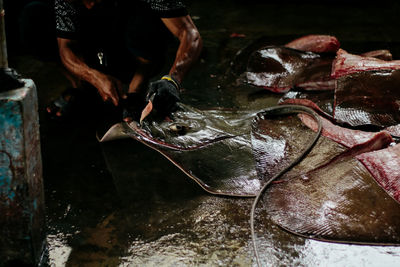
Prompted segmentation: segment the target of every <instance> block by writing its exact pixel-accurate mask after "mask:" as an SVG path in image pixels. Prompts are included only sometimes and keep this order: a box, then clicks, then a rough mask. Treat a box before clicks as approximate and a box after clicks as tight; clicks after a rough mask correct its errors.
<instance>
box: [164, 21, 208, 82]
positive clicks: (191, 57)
mask: <svg viewBox="0 0 400 267" xmlns="http://www.w3.org/2000/svg"><path fill="white" fill-rule="evenodd" d="M163 21H164V23H165V25H166V26H167V27H168V28H169V29H170V31H171V32H172V33H173V34H174V35H175V36H177V37H178V39H179V41H180V44H179V48H178V51H177V53H176V58H175V61H174V64H173V65H172V67H171V69H170V72H169V74H170V75H171V76H172V77H174V79H176V80H177V81H178V82H179V83H181V82H182V80H183V77H184V76H185V74H186V73H187V72H188V70H189V69H190V68H191V66H192V65H193V63H194V62H196V61H197V59H198V58H199V56H200V52H201V50H202V47H203V44H202V40H201V36H200V34H199V32H198V30H197V28H196V27H195V25H194V24H193V21H192V19H191V18H190V17H189V16H186V17H182V18H172V19H163Z"/></svg>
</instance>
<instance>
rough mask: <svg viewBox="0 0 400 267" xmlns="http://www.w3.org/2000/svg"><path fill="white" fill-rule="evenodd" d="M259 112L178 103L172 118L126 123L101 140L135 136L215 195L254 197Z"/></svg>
mask: <svg viewBox="0 0 400 267" xmlns="http://www.w3.org/2000/svg"><path fill="white" fill-rule="evenodd" d="M255 113H256V112H255V111H229V110H209V111H200V110H197V109H194V108H192V107H189V106H187V105H184V104H180V110H179V111H177V112H174V113H173V114H172V117H173V122H168V121H163V122H157V121H144V123H143V124H142V125H139V124H138V123H136V122H132V123H129V124H128V123H124V122H122V123H119V124H116V125H114V126H113V127H111V128H110V130H109V131H108V132H107V133H106V134H105V135H104V136H103V137H102V138H101V139H100V142H105V141H110V140H115V139H119V138H133V139H135V140H137V141H139V142H142V143H143V144H145V145H147V146H148V147H150V148H152V149H154V150H156V151H158V152H159V153H161V154H162V155H163V156H164V157H166V158H167V159H168V160H170V161H171V162H172V163H173V164H174V165H175V166H177V167H178V168H179V169H180V170H182V171H183V172H184V173H185V174H186V175H187V176H189V177H190V178H191V179H193V180H194V181H195V182H196V183H197V184H199V185H200V186H201V187H202V188H203V189H204V190H206V191H207V192H209V193H211V194H216V195H227V196H243V197H252V196H254V195H255V193H256V192H257V191H258V190H259V189H260V188H261V185H262V181H260V180H259V178H258V177H257V174H256V171H255V165H254V161H253V158H252V150H251V142H250V124H251V118H252V117H253V116H254V115H255ZM222 166H223V167H222Z"/></svg>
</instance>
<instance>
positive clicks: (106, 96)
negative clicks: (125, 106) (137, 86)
mask: <svg viewBox="0 0 400 267" xmlns="http://www.w3.org/2000/svg"><path fill="white" fill-rule="evenodd" d="M96 76H97V77H96V83H95V84H94V85H95V87H96V88H97V90H98V91H99V94H100V96H101V98H102V99H103V101H105V102H106V101H111V102H112V103H113V104H114V105H115V106H118V102H119V97H120V96H123V92H122V83H121V81H120V80H118V79H116V78H114V77H112V76H110V75H106V74H103V73H100V72H98V74H97V75H96Z"/></svg>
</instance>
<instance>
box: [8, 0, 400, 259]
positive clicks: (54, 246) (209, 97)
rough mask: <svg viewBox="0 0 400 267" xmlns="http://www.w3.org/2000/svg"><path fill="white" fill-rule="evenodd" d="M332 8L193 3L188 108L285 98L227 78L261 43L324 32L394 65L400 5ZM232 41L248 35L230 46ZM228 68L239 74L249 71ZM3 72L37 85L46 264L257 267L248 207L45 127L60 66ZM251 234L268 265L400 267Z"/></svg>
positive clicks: (141, 159) (135, 155) (364, 253)
mask: <svg viewBox="0 0 400 267" xmlns="http://www.w3.org/2000/svg"><path fill="white" fill-rule="evenodd" d="M263 2H264V3H263ZM334 2H335V1H319V2H316V1H315V2H307V1H304V3H303V4H298V3H296V1H292V2H290V1H289V2H285V1H269V2H267V1H251V0H248V1H239V0H237V1H233V0H232V1H227V0H221V1H217V2H216V1H209V0H204V1H191V2H190V4H189V10H190V13H191V15H192V16H193V19H194V22H195V23H196V25H197V26H198V28H199V30H200V33H201V34H202V37H203V40H204V47H205V48H204V53H203V56H202V58H201V60H200V62H199V63H198V64H197V65H196V66H195V67H194V69H193V70H192V71H191V73H190V74H189V75H188V76H187V78H186V80H185V82H184V87H185V89H186V91H185V93H184V94H183V100H184V102H185V103H186V104H189V105H192V106H195V107H197V108H212V107H236V108H243V109H248V108H251V109H257V108H260V109H261V108H264V107H267V106H270V105H275V104H276V102H277V100H278V99H279V98H280V95H276V94H272V93H267V92H265V91H261V92H259V90H258V89H255V88H250V87H248V86H244V85H238V84H236V83H235V82H234V79H231V78H232V76H231V73H232V72H231V62H232V60H233V59H234V58H235V54H236V53H237V52H238V51H239V50H240V49H242V48H244V47H246V46H247V45H249V44H251V43H253V42H255V41H256V40H258V39H259V38H263V40H264V41H265V42H267V41H268V42H271V43H277V44H282V43H284V42H285V41H287V40H290V38H292V37H296V36H300V35H305V34H330V35H335V36H336V37H337V38H338V39H339V40H340V41H341V43H342V47H343V48H344V49H346V50H348V51H349V52H353V53H358V52H366V51H369V50H374V49H390V50H391V51H392V53H393V56H394V58H396V59H399V58H400V35H399V34H398V29H399V27H398V26H399V22H398V21H397V17H398V14H399V11H400V4H396V3H395V1H392V2H389V1H386V2H385V1H383V2H382V1H381V2H380V3H379V5H378V4H377V3H375V4H373V3H365V2H352V3H349V1H339V2H337V1H336V4H334ZM232 33H239V34H244V35H245V37H244V38H231V37H230V35H231V34H232ZM234 62H235V66H234V68H236V69H240V68H241V65H245V64H246V63H245V62H243V61H241V60H240V59H239V60H237V61H234ZM10 65H11V67H14V68H16V69H17V70H18V71H19V72H20V73H22V74H23V76H24V77H26V78H32V79H33V80H34V81H35V83H36V85H37V87H38V94H39V106H40V108H41V109H40V122H41V142H42V155H43V165H44V183H45V191H46V192H45V196H46V208H47V223H48V236H47V241H48V244H49V265H51V266H65V265H66V266H252V265H255V261H254V256H253V250H252V247H251V238H250V227H249V211H250V207H251V203H252V199H241V198H228V197H217V196H213V195H210V194H208V193H206V192H204V191H203V190H202V189H201V188H200V187H199V186H198V185H197V184H196V183H195V182H193V181H192V180H190V179H189V178H188V177H187V176H186V175H184V174H183V173H182V172H181V171H180V170H179V169H177V168H176V167H175V166H173V165H172V164H171V163H170V162H168V161H167V160H166V159H164V158H163V157H162V155H160V154H158V153H157V152H155V151H152V150H150V149H149V148H147V147H145V146H144V145H142V144H140V143H138V142H136V141H134V140H121V141H114V142H110V143H105V144H102V145H100V144H99V143H98V142H97V140H96V137H95V132H94V130H93V127H89V126H87V123H85V122H82V120H81V121H80V122H73V123H56V122H53V121H50V120H48V119H47V118H46V116H44V115H45V114H44V107H45V105H46V104H47V103H49V101H50V100H51V99H54V98H55V97H57V96H58V95H59V93H60V92H61V91H62V90H63V89H65V88H66V87H67V86H68V82H67V80H66V79H65V78H64V77H63V75H62V74H61V72H60V68H59V67H58V66H57V64H56V63H54V62H41V61H37V60H36V59H33V58H31V57H28V56H20V57H15V58H11V59H10ZM167 70H168V68H165V71H167ZM83 117H84V116H83ZM91 120H92V118H91V117H89V116H88V117H87V118H85V117H84V121H91ZM110 159H113V160H112V162H113V163H112V164H110V162H111V161H110ZM257 216H259V217H265V218H266V217H267V214H265V213H263V212H259V213H258V215H257ZM256 229H257V236H258V237H257V243H258V244H259V249H260V255H261V256H262V259H261V260H262V263H263V264H265V265H268V266H396V264H397V265H398V264H399V263H400V247H380V246H358V245H346V244H332V243H324V242H319V241H315V240H310V239H304V238H301V237H297V236H294V235H292V234H289V233H287V232H285V231H283V230H281V229H280V228H279V227H277V226H276V225H274V224H272V223H270V222H269V221H268V219H263V220H260V221H257V222H256Z"/></svg>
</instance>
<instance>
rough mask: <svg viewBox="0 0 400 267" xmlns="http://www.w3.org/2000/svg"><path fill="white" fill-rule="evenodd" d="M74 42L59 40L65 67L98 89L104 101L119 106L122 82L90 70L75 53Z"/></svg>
mask: <svg viewBox="0 0 400 267" xmlns="http://www.w3.org/2000/svg"><path fill="white" fill-rule="evenodd" d="M73 44H74V42H73V41H71V40H67V39H61V38H58V46H59V50H60V57H61V61H62V62H63V64H64V65H65V67H66V68H67V69H68V70H69V71H70V72H71V73H72V74H73V75H75V76H76V77H78V78H79V79H81V80H84V81H87V82H89V83H90V84H92V85H93V86H94V87H96V88H97V90H98V92H99V93H100V96H101V97H102V98H103V100H104V101H108V100H111V101H112V102H113V103H114V105H116V106H117V105H118V102H119V94H118V90H121V88H122V86H121V82H120V81H118V80H117V79H115V78H113V77H111V76H109V75H106V74H104V73H101V72H100V71H97V70H95V69H93V68H90V67H89V66H88V65H87V64H86V63H85V61H84V60H83V59H82V58H81V57H79V56H78V54H77V53H76V52H74V51H73V48H71V46H72V45H73Z"/></svg>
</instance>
